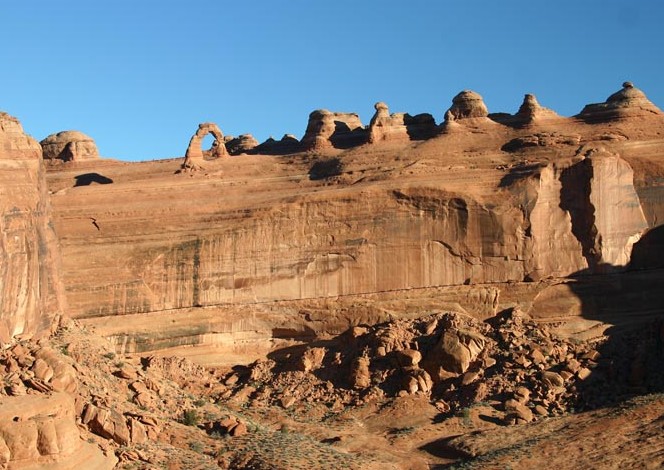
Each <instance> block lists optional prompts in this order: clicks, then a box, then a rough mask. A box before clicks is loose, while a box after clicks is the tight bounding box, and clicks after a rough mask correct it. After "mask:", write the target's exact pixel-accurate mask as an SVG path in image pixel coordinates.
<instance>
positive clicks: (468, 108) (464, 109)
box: [445, 90, 489, 121]
mask: <svg viewBox="0 0 664 470" xmlns="http://www.w3.org/2000/svg"><path fill="white" fill-rule="evenodd" d="M448 113H449V114H448ZM488 115H489V111H488V109H487V107H486V105H485V104H484V99H483V98H482V96H481V95H480V94H479V93H476V92H474V91H471V90H464V91H462V92H461V93H459V94H458V95H456V96H455V97H454V98H452V106H451V107H450V108H449V109H448V110H447V112H446V114H445V119H446V120H448V119H449V120H455V121H457V120H460V119H469V118H484V117H487V116H488Z"/></svg>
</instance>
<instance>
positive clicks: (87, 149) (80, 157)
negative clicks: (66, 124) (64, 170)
mask: <svg viewBox="0 0 664 470" xmlns="http://www.w3.org/2000/svg"><path fill="white" fill-rule="evenodd" d="M39 144H40V145H41V148H42V152H43V157H44V160H46V161H47V162H56V161H63V162H71V161H85V160H96V159H98V158H99V151H98V150H97V144H96V143H95V141H94V140H93V139H92V137H90V136H87V135H85V134H83V133H82V132H79V131H62V132H58V133H57V134H51V135H49V136H48V137H46V138H45V139H44V140H42V141H41V142H40V143H39Z"/></svg>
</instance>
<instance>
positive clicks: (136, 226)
mask: <svg viewBox="0 0 664 470" xmlns="http://www.w3.org/2000/svg"><path fill="white" fill-rule="evenodd" d="M478 96H479V95H476V94H474V93H471V92H464V93H461V94H460V95H459V96H457V98H455V102H454V103H453V106H452V108H450V110H449V111H448V120H447V122H446V125H456V126H458V127H456V128H455V130H454V132H452V133H442V134H439V135H437V136H435V137H432V138H430V139H428V140H425V141H423V142H418V143H413V142H410V141H407V142H406V141H405V142H404V144H403V146H401V147H399V146H397V145H396V142H397V141H395V145H394V146H379V145H375V146H374V145H363V146H359V147H357V148H352V147H351V148H349V149H348V150H347V151H346V152H344V153H340V152H338V147H335V146H334V145H333V144H334V142H335V137H334V134H335V132H336V126H337V124H336V123H335V121H337V122H338V123H341V124H343V123H344V122H345V121H343V119H346V120H347V122H350V124H344V125H343V126H341V124H339V125H340V126H341V127H343V129H345V133H346V135H347V136H348V134H349V132H350V134H352V135H354V134H355V132H357V133H358V135H360V134H361V135H362V136H363V138H366V137H367V131H366V130H365V129H364V128H362V127H361V124H360V123H359V118H357V116H356V115H350V116H348V115H339V114H334V113H330V112H315V113H312V119H311V120H310V126H309V127H310V128H309V130H308V133H307V135H306V136H305V139H303V143H305V144H308V145H309V147H308V148H309V149H312V148H316V149H318V150H317V151H316V152H315V153H314V154H312V153H311V152H302V153H295V154H291V155H288V156H287V157H286V158H283V157H270V156H266V155H256V156H254V155H245V156H242V157H241V158H233V159H219V160H216V161H209V162H206V175H205V178H187V179H186V180H183V179H178V178H177V177H176V176H174V175H173V170H174V165H175V163H173V162H169V161H164V162H146V163H137V164H132V165H129V166H128V165H123V166H119V165H113V164H106V165H103V166H101V165H99V166H95V165H93V164H89V165H88V166H87V167H85V168H81V169H73V168H69V169H68V168H65V167H64V166H63V167H62V168H59V169H58V170H57V171H56V170H53V171H51V172H50V173H49V178H50V184H51V188H52V190H53V192H54V193H55V194H54V196H53V201H54V204H55V208H56V215H55V219H54V221H55V226H56V229H57V231H58V233H59V235H60V240H61V242H62V245H63V249H64V252H65V256H64V260H65V262H64V271H63V273H64V276H65V280H66V288H67V297H68V300H69V302H70V305H71V311H72V313H73V314H74V315H75V316H77V317H79V318H83V319H87V320H86V321H89V322H90V323H91V324H94V325H95V326H97V327H98V328H100V329H102V330H104V331H106V332H112V333H108V334H109V335H113V336H114V338H115V339H116V341H117V343H118V347H119V348H125V350H138V349H140V348H143V349H150V348H154V349H159V348H171V347H177V346H180V345H189V344H200V345H202V346H204V345H207V346H209V347H213V346H214V347H219V348H222V349H223V347H225V346H227V345H229V344H232V345H233V347H237V348H245V349H246V350H249V349H251V347H252V346H251V345H254V346H255V347H256V348H257V347H258V346H257V345H260V348H269V344H270V341H272V339H273V338H275V337H281V338H288V337H299V336H300V335H307V334H310V335H313V334H316V332H319V331H324V330H326V328H327V325H329V324H332V323H334V324H335V325H339V324H341V323H342V320H340V319H339V318H341V317H339V318H333V319H329V320H327V321H329V323H327V324H326V323H325V321H323V320H319V321H317V322H313V323H311V322H308V321H305V320H303V319H302V318H299V317H298V313H297V309H295V310H294V312H292V313H289V314H288V319H286V317H284V316H281V317H274V318H272V319H271V317H270V313H269V311H268V310H262V309H259V308H258V307H256V306H257V305H259V304H260V303H262V302H272V301H300V300H303V299H324V298H335V297H336V296H346V295H358V296H362V295H373V294H375V293H379V292H396V291H405V290H411V289H425V288H438V287H446V288H448V287H449V288H450V289H457V288H458V289H460V287H459V286H467V287H465V288H467V289H468V291H466V290H463V291H461V290H459V291H458V292H459V294H458V296H459V297H458V298H456V299H455V300H454V301H453V302H456V304H455V305H458V307H455V308H458V309H466V310H467V311H468V312H469V313H470V314H473V315H476V316H478V317H481V318H486V317H487V316H490V315H493V314H495V313H496V312H497V311H499V309H500V308H507V307H510V306H513V305H514V304H513V303H512V304H510V302H515V300H513V298H511V297H509V296H507V294H504V293H503V294H501V292H505V291H504V290H503V289H502V288H501V287H499V286H500V285H501V283H510V282H524V281H525V282H530V281H538V280H546V279H548V278H561V277H567V276H572V275H578V274H594V273H603V272H607V271H620V270H623V269H625V268H626V267H627V266H628V265H629V263H630V260H631V253H632V251H634V250H638V249H639V248H640V247H641V244H640V243H641V242H640V239H641V237H645V236H647V235H648V230H653V229H655V228H656V227H657V225H659V221H660V220H662V218H663V217H664V205H663V204H662V202H661V201H662V197H661V194H662V186H663V185H662V183H661V181H662V179H661V177H662V176H664V163H663V162H662V161H661V151H662V148H664V142H663V141H662V139H661V136H660V135H659V132H660V129H661V126H662V116H661V115H659V114H656V113H649V114H647V115H643V114H634V115H630V117H629V118H621V119H619V120H616V121H612V123H611V126H609V127H606V126H604V125H602V124H601V123H599V124H597V123H590V122H588V121H586V120H584V119H578V118H561V117H555V116H553V115H552V114H551V113H550V112H548V111H545V110H542V109H541V107H539V106H538V105H537V104H536V101H535V100H534V98H529V97H526V99H525V102H524V104H523V106H522V107H521V110H520V112H519V113H517V115H520V116H521V122H528V124H527V125H525V126H523V125H513V123H514V121H510V122H509V123H506V121H503V120H501V119H495V116H494V115H489V114H488V111H487V110H486V107H485V106H484V104H483V103H482V101H481V98H479V97H478ZM634 106H637V107H638V106H640V104H638V103H636V104H635V105H634ZM379 108H380V109H378V110H377V111H378V117H377V119H376V121H375V122H374V124H375V123H376V122H378V120H379V119H384V118H385V117H386V116H389V113H387V109H385V108H384V107H382V106H380V107H379ZM628 109H629V108H628ZM344 116H345V117H344ZM492 116H493V117H492ZM515 116H516V115H515ZM515 116H512V119H517V117H515ZM374 127H375V126H374ZM351 128H353V129H355V131H349V129H351ZM316 142H318V144H317V143H316ZM346 142H348V141H346ZM314 144H315V145H314ZM319 144H320V145H319ZM312 145H313V146H312ZM254 151H257V150H256V149H255V150H254ZM252 153H253V152H252ZM82 171H86V172H90V171H96V172H98V173H99V174H103V175H104V176H105V177H107V178H109V179H112V180H113V181H114V184H112V185H106V186H104V187H100V186H89V187H75V186H73V185H72V184H71V181H72V180H73V179H74V178H75V177H76V176H77V172H82ZM148 187H149V188H150V190H149V191H146V188H148ZM110 201H112V204H111V203H110ZM91 218H94V220H93V222H94V223H92V222H91ZM647 238H648V239H649V240H650V239H652V236H651V237H647ZM487 285H490V286H492V287H491V288H488V287H487ZM461 292H463V294H461ZM450 295H452V294H450ZM455 295H456V294H455ZM569 295H571V294H569ZM510 299H512V300H510ZM540 300H541V299H540ZM228 305H234V306H243V309H241V310H232V309H231V310H229V309H228V308H227V306H228ZM249 306H251V307H249ZM201 307H204V308H201ZM236 308H239V307H236ZM245 308H246V310H244V309H245ZM239 311H241V312H243V313H242V314H239V313H237V312H239ZM119 314H120V315H122V314H124V315H125V317H120V318H118V317H116V316H117V315H119ZM146 314H147V315H146ZM372 315H373V314H372ZM376 318H378V317H375V318H374V320H375V319H376ZM381 318H382V317H381ZM185 320H186V321H185ZM343 321H348V322H350V321H352V320H348V319H346V320H343ZM146 322H147V323H146ZM154 322H156V324H159V322H164V323H163V325H162V328H161V330H160V331H161V333H163V334H161V336H159V335H156V336H155V334H152V333H150V329H151V328H153V325H154V324H155V323H154ZM131 325H135V326H136V328H134V329H133V330H132V328H133V327H132V326H131ZM287 325H288V326H287ZM123 329H124V331H125V332H126V331H129V330H131V331H133V333H126V334H123V333H122V330H123ZM157 336H159V337H158V338H157ZM207 346H206V347H207Z"/></svg>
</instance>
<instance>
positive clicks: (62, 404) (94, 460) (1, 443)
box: [0, 392, 117, 470]
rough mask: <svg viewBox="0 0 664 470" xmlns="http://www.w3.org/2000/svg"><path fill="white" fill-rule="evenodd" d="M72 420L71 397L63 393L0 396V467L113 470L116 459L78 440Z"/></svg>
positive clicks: (76, 430)
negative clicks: (96, 469) (95, 469)
mask: <svg viewBox="0 0 664 470" xmlns="http://www.w3.org/2000/svg"><path fill="white" fill-rule="evenodd" d="M75 417H76V410H75V404H74V398H73V397H72V396H70V395H68V394H66V393H58V392H56V393H52V394H51V395H49V396H42V395H25V396H21V397H3V396H0V467H2V468H9V469H34V470H37V469H39V468H54V469H55V468H57V469H58V470H60V469H62V470H74V469H77V468H98V469H100V470H103V469H109V470H110V469H112V468H114V467H115V464H116V463H117V459H115V458H107V457H106V456H104V454H103V453H102V452H101V450H100V449H99V448H98V447H97V446H96V445H95V444H91V443H88V442H85V441H83V440H82V439H81V438H80V432H79V429H78V427H77V426H76V421H75Z"/></svg>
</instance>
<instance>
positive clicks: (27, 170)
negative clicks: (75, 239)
mask: <svg viewBox="0 0 664 470" xmlns="http://www.w3.org/2000/svg"><path fill="white" fill-rule="evenodd" d="M41 156H42V150H41V147H40V146H39V144H38V143H37V142H36V141H35V140H34V139H32V138H31V137H29V136H28V135H26V134H25V133H24V132H23V128H22V127H21V124H20V123H19V122H18V120H17V119H15V118H13V117H11V116H9V115H8V114H5V113H0V306H1V309H0V345H2V344H6V343H7V342H9V341H11V339H12V338H13V337H16V336H19V335H20V336H22V337H30V336H32V335H39V334H42V333H46V332H48V331H49V330H50V329H51V327H52V322H53V321H54V320H55V319H56V318H57V316H58V315H60V314H61V313H62V312H63V308H64V305H65V300H64V295H63V291H62V286H61V284H60V278H59V273H58V270H57V267H58V253H57V241H56V238H55V234H54V232H53V230H52V226H51V224H50V222H51V219H50V214H51V208H50V203H49V198H48V192H47V189H46V181H45V179H44V170H43V166H42V158H41Z"/></svg>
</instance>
